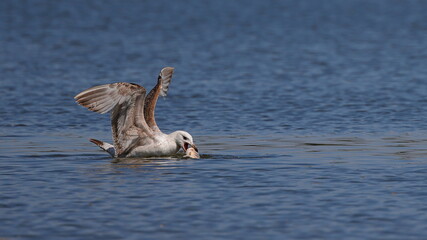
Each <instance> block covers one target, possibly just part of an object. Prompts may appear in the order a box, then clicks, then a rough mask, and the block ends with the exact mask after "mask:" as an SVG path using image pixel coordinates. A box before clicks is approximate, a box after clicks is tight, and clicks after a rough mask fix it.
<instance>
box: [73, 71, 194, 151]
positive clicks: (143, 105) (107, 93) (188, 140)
mask: <svg viewBox="0 0 427 240" xmlns="http://www.w3.org/2000/svg"><path fill="white" fill-rule="evenodd" d="M173 72H174V68H172V67H165V68H163V69H162V70H161V71H160V74H159V77H158V78H157V84H156V86H155V87H154V88H153V89H152V90H151V91H150V92H149V93H148V95H146V90H145V88H144V87H142V86H140V85H138V84H135V83H126V82H119V83H111V84H104V85H99V86H95V87H92V88H89V89H87V90H84V91H83V92H81V93H79V94H77V95H76V96H75V97H74V99H75V100H76V102H77V103H78V104H80V105H81V106H83V107H86V108H87V109H89V110H90V111H93V112H98V113H101V114H104V113H108V112H111V129H112V133H113V141H114V145H111V144H109V143H106V142H103V141H100V140H96V139H90V141H91V142H93V143H94V144H96V145H98V146H99V147H100V148H101V149H103V150H104V151H106V152H108V153H109V154H110V155H111V156H112V157H116V158H126V157H161V156H171V155H174V154H176V153H177V152H178V151H179V150H180V149H181V148H182V149H184V152H185V151H187V149H188V148H189V147H192V148H194V149H196V151H198V150H197V147H196V145H195V144H194V143H193V137H192V136H191V135H190V134H189V133H188V132H185V131H175V132H173V133H171V134H165V133H163V132H162V131H160V129H159V127H158V126H157V123H156V120H155V118H154V110H155V108H156V103H157V99H158V98H159V96H166V95H167V92H168V88H169V84H170V82H171V79H172V74H173Z"/></svg>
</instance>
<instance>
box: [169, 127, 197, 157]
mask: <svg viewBox="0 0 427 240" xmlns="http://www.w3.org/2000/svg"><path fill="white" fill-rule="evenodd" d="M174 137H175V142H176V144H178V146H180V147H181V148H182V149H184V152H186V151H187V149H188V148H189V147H192V148H194V149H195V150H196V151H197V152H198V151H199V150H198V149H197V147H196V145H195V144H194V142H193V137H192V136H191V135H190V134H189V133H188V132H185V131H176V132H174Z"/></svg>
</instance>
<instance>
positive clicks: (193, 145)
mask: <svg viewBox="0 0 427 240" xmlns="http://www.w3.org/2000/svg"><path fill="white" fill-rule="evenodd" d="M190 145H191V147H192V148H194V150H196V152H199V149H197V147H196V145H195V144H190Z"/></svg>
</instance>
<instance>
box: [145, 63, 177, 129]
mask: <svg viewBox="0 0 427 240" xmlns="http://www.w3.org/2000/svg"><path fill="white" fill-rule="evenodd" d="M173 71H174V68H172V67H165V68H163V69H162V70H161V71H160V74H159V77H158V78H157V84H156V86H155V87H154V88H153V89H152V90H151V91H150V93H148V95H147V98H146V100H145V105H144V116H145V120H146V122H147V124H148V126H149V127H150V128H151V130H153V131H156V132H160V129H159V127H158V126H157V123H156V119H155V117H154V110H155V109H156V103H157V99H158V98H159V95H160V96H166V95H167V93H168V89H169V84H170V82H171V80H172V74H173Z"/></svg>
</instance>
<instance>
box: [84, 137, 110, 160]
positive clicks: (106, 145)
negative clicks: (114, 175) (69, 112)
mask: <svg viewBox="0 0 427 240" xmlns="http://www.w3.org/2000/svg"><path fill="white" fill-rule="evenodd" d="M89 141H91V142H93V143H95V144H96V145H97V146H98V147H100V148H101V149H102V150H104V151H106V152H108V153H109V154H110V155H111V156H112V157H115V156H116V149H114V146H113V145H111V144H109V143H106V142H103V141H99V140H96V139H93V138H91V139H89Z"/></svg>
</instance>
